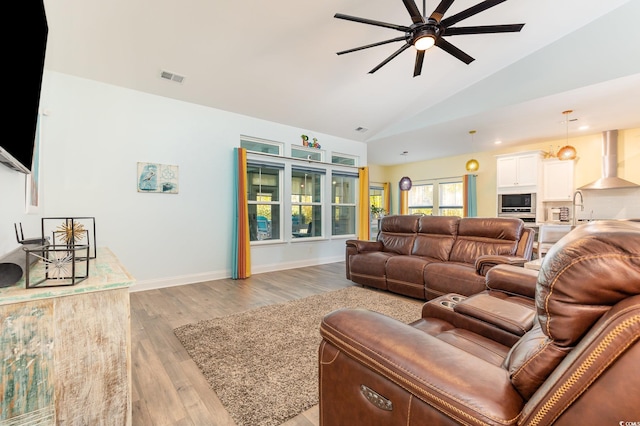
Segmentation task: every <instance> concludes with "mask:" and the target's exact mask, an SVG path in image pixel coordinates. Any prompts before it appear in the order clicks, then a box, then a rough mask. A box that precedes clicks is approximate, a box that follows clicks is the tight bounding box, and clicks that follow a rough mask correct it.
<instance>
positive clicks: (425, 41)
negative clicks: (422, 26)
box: [413, 32, 436, 50]
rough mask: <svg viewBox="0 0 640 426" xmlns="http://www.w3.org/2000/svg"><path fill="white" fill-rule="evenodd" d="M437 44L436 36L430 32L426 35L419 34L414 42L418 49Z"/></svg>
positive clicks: (425, 48) (429, 47)
mask: <svg viewBox="0 0 640 426" xmlns="http://www.w3.org/2000/svg"><path fill="white" fill-rule="evenodd" d="M435 44H436V38H435V36H434V35H433V34H430V33H428V32H427V33H426V34H424V35H419V36H418V37H417V38H416V39H415V41H414V42H413V45H414V46H415V48H416V49H418V50H428V49H431V48H432V47H433V46H434V45H435Z"/></svg>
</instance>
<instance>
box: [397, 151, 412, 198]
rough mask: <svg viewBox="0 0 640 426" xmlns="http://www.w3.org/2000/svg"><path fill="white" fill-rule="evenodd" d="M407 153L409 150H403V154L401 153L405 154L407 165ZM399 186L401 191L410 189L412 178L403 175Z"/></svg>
mask: <svg viewBox="0 0 640 426" xmlns="http://www.w3.org/2000/svg"><path fill="white" fill-rule="evenodd" d="M407 154H409V151H403V152H402V154H400V155H403V156H404V161H405V165H406V163H407ZM399 186H400V191H408V190H410V189H411V186H412V183H411V179H409V177H408V176H403V177H402V179H400V182H399Z"/></svg>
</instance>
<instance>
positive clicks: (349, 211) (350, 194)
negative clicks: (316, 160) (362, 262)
mask: <svg viewBox="0 0 640 426" xmlns="http://www.w3.org/2000/svg"><path fill="white" fill-rule="evenodd" d="M357 182H358V175H357V174H350V173H344V172H337V171H334V172H333V173H332V174H331V235H353V234H355V233H356V197H357V195H356V194H357V191H356V185H357Z"/></svg>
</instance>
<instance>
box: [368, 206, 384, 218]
mask: <svg viewBox="0 0 640 426" xmlns="http://www.w3.org/2000/svg"><path fill="white" fill-rule="evenodd" d="M371 214H372V215H373V217H375V218H377V219H380V218H381V217H383V216H384V215H385V214H387V212H386V210H385V209H384V208H382V207H378V206H374V205H373V204H372V205H371Z"/></svg>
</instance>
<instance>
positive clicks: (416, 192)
mask: <svg viewBox="0 0 640 426" xmlns="http://www.w3.org/2000/svg"><path fill="white" fill-rule="evenodd" d="M463 193H464V187H463V183H462V178H461V177H459V178H458V177H456V178H449V179H436V180H433V181H429V182H426V183H422V184H421V183H417V184H414V185H413V186H412V187H411V189H410V190H409V200H408V203H409V206H408V207H409V214H425V215H436V216H462V215H463Z"/></svg>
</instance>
